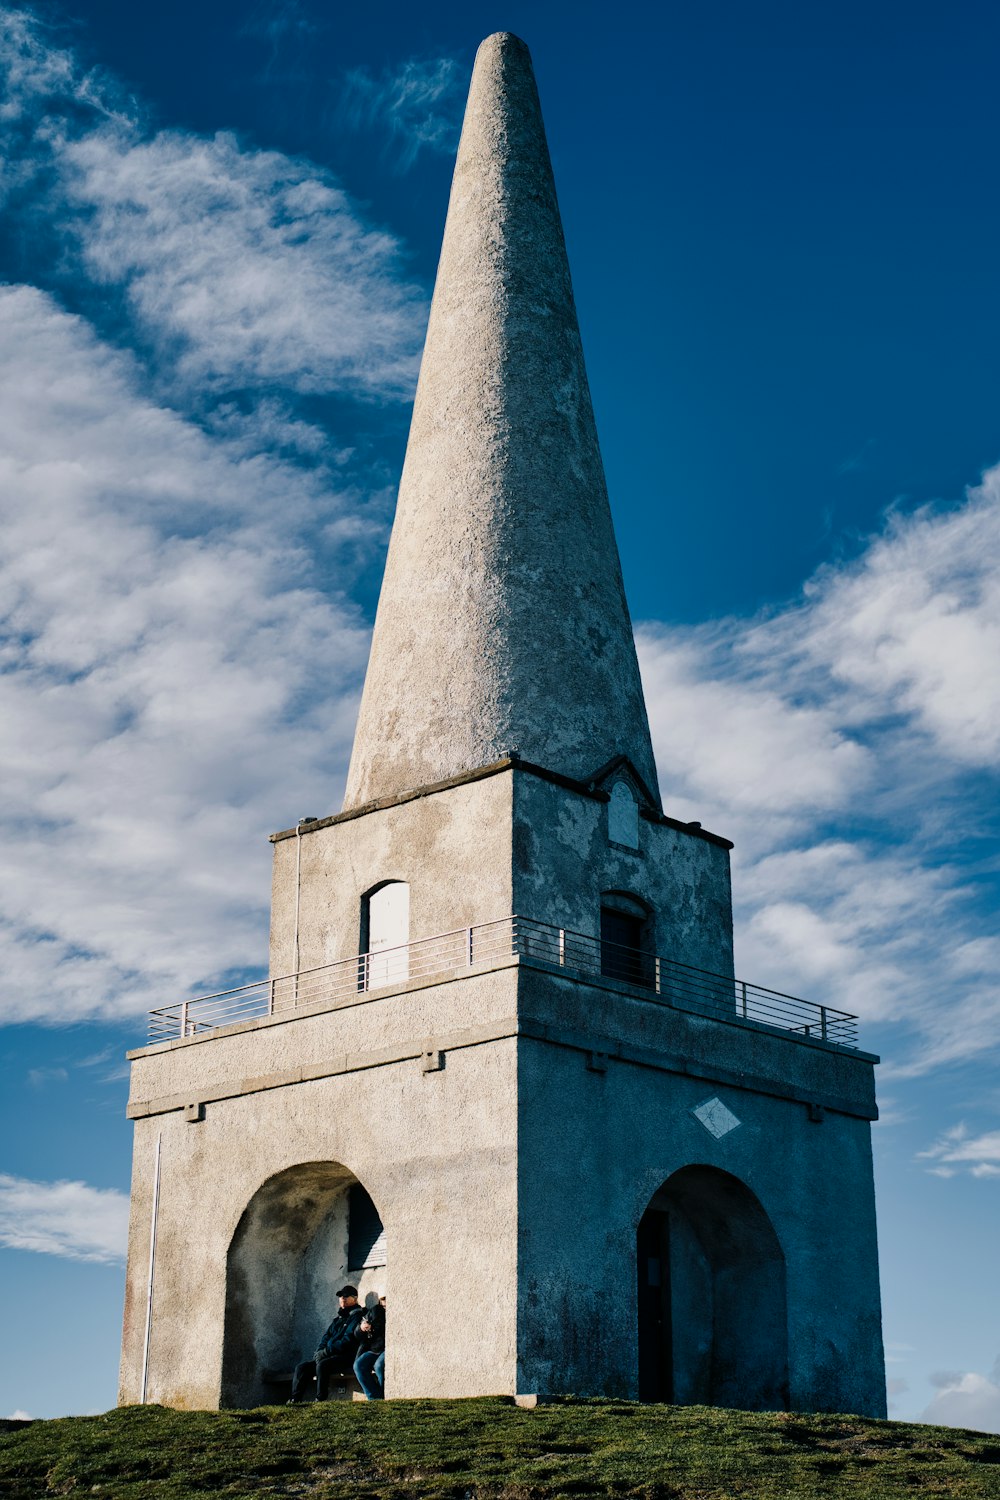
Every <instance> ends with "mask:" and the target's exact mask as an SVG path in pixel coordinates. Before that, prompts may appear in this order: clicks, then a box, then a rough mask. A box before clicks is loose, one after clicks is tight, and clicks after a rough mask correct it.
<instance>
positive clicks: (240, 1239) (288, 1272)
mask: <svg viewBox="0 0 1000 1500" xmlns="http://www.w3.org/2000/svg"><path fill="white" fill-rule="evenodd" d="M352 1262H353V1263H352ZM347 1281H349V1282H351V1283H352V1284H353V1285H354V1286H356V1287H357V1288H358V1291H359V1294H360V1300H361V1301H362V1302H364V1301H368V1302H372V1301H374V1300H375V1299H376V1298H377V1297H378V1296H379V1295H380V1294H383V1293H384V1292H385V1290H386V1250H385V1234H384V1231H383V1228H382V1222H381V1218H380V1216H379V1212H378V1209H377V1208H376V1206H375V1204H374V1203H373V1202H372V1200H371V1198H370V1197H369V1195H368V1193H367V1191H366V1190H365V1188H364V1187H363V1186H362V1184H361V1183H360V1182H359V1181H358V1180H357V1178H356V1177H355V1176H354V1175H353V1174H352V1173H351V1172H349V1171H348V1170H347V1168H346V1167H342V1166H340V1165H339V1163H337V1162H323V1161H320V1162H303V1163H302V1164H301V1165H299V1166H296V1167H289V1168H288V1169H287V1170H286V1171H284V1172H279V1173H277V1174H276V1176H274V1177H271V1178H269V1179H268V1180H267V1182H265V1183H264V1184H263V1186H262V1187H260V1188H258V1190H257V1192H256V1193H255V1194H254V1196H253V1197H252V1198H251V1200H250V1202H249V1203H248V1204H247V1206H246V1208H245V1210H244V1212H243V1215H242V1217H241V1219H240V1222H239V1224H238V1225H237V1227H236V1232H235V1234H234V1235H233V1238H232V1241H231V1243H230V1246H229V1254H228V1258H227V1262H226V1318H225V1325H224V1329H223V1345H222V1395H221V1404H222V1405H223V1406H260V1405H262V1404H265V1403H270V1402H274V1401H276V1400H279V1399H283V1397H284V1396H285V1395H287V1391H285V1390H283V1389H282V1383H283V1378H289V1377H290V1372H291V1370H292V1369H293V1368H294V1367H295V1365H296V1364H297V1363H298V1362H299V1360H302V1359H311V1358H312V1354H313V1350H314V1349H315V1348H316V1345H317V1343H318V1342H319V1339H320V1336H321V1335H322V1333H323V1331H324V1330H325V1329H326V1328H327V1327H328V1325H329V1324H330V1322H331V1320H332V1319H333V1316H334V1314H335V1313H336V1311H337V1298H336V1295H335V1294H336V1291H337V1288H338V1287H340V1286H343V1284H344V1283H345V1282H347Z"/></svg>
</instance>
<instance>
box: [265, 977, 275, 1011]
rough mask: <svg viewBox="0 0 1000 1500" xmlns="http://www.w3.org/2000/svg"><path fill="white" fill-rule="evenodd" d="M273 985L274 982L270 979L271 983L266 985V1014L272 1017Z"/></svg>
mask: <svg viewBox="0 0 1000 1500" xmlns="http://www.w3.org/2000/svg"><path fill="white" fill-rule="evenodd" d="M274 984H275V981H274V980H273V979H272V980H271V983H270V984H269V985H268V993H267V1013H268V1015H269V1016H273V1015H274Z"/></svg>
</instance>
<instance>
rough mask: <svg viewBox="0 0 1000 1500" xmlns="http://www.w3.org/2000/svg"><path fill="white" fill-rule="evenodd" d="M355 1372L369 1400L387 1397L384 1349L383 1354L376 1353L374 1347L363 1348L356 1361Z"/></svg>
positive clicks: (380, 1399)
mask: <svg viewBox="0 0 1000 1500" xmlns="http://www.w3.org/2000/svg"><path fill="white" fill-rule="evenodd" d="M354 1374H355V1376H356V1378H357V1382H358V1385H359V1386H360V1387H361V1389H362V1390H363V1391H364V1393H365V1395H366V1396H367V1397H368V1400H369V1401H382V1400H384V1399H385V1384H384V1382H385V1350H384V1349H383V1351H382V1353H381V1354H376V1353H375V1351H374V1350H373V1349H363V1350H362V1351H361V1353H360V1354H359V1355H358V1357H357V1359H356V1360H355V1361H354Z"/></svg>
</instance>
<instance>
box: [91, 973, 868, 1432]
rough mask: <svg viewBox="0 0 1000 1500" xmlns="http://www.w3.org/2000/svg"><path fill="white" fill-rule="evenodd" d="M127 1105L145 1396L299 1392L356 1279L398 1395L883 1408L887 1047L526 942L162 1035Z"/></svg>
mask: <svg viewBox="0 0 1000 1500" xmlns="http://www.w3.org/2000/svg"><path fill="white" fill-rule="evenodd" d="M401 1037H402V1038H408V1039H409V1040H404V1041H402V1042H401V1041H400V1040H399V1038H401ZM130 1113H131V1115H132V1116H133V1118H134V1119H135V1123H136V1133H135V1158H134V1177H133V1198H132V1221H131V1230H130V1245H129V1266H128V1283H127V1302H126V1319H125V1335H124V1345H123V1358H122V1377H121V1390H120V1399H121V1401H122V1402H136V1401H139V1400H141V1399H143V1396H144V1397H145V1399H146V1400H147V1401H151V1402H162V1403H164V1404H166V1405H171V1406H181V1407H206V1408H210V1407H216V1406H219V1405H241V1406H242V1405H255V1404H260V1403H264V1402H271V1401H275V1400H278V1399H282V1397H283V1395H284V1394H285V1391H284V1390H283V1388H282V1387H281V1386H280V1384H279V1383H277V1381H276V1380H275V1378H274V1377H275V1376H276V1375H279V1374H281V1373H282V1372H286V1373H287V1371H288V1369H289V1368H290V1367H291V1365H292V1364H293V1363H294V1362H295V1360H296V1359H301V1358H309V1357H310V1356H311V1354H312V1351H313V1348H314V1347H315V1344H316V1342H317V1340H318V1338H319V1336H320V1334H321V1333H322V1332H323V1330H324V1328H325V1327H326V1324H327V1323H328V1322H329V1321H330V1319H331V1317H332V1316H333V1313H334V1311H335V1308H336V1302H335V1297H334V1293H335V1291H336V1289H337V1288H338V1287H339V1286H340V1285H341V1284H342V1283H343V1282H344V1281H345V1280H348V1279H350V1280H352V1281H355V1282H356V1283H357V1284H358V1285H359V1287H360V1289H361V1293H362V1297H364V1296H365V1294H366V1293H373V1292H381V1291H386V1292H387V1293H388V1303H389V1315H388V1329H389V1339H388V1352H387V1364H386V1387H387V1394H388V1396H389V1397H394V1396H410V1397H426V1396H471V1395H479V1394H496V1393H499V1394H508V1395H512V1396H513V1395H530V1394H533V1393H545V1394H557V1393H576V1394H579V1395H608V1396H616V1397H638V1396H640V1395H641V1396H644V1397H645V1398H647V1399H661V1400H662V1399H672V1400H676V1401H687V1402H690V1401H697V1402H703V1401H706V1402H709V1403H714V1404H719V1405H731V1406H747V1407H755V1406H758V1407H761V1406H777V1407H781V1406H789V1407H791V1408H793V1409H799V1410H849V1411H860V1412H864V1413H867V1414H870V1415H874V1416H879V1415H884V1411H885V1396H884V1382H883V1366H882V1348H881V1332H880V1316H879V1302H878V1277H877V1266H876V1260H875V1223H874V1205H873V1194H872V1171H871V1156H870V1144H869V1136H870V1131H869V1121H870V1119H871V1118H872V1117H873V1115H874V1106H873V1093H872V1059H870V1058H869V1057H867V1056H866V1055H865V1054H860V1053H851V1052H848V1051H846V1050H844V1049H841V1048H834V1047H830V1046H827V1045H825V1044H823V1043H822V1042H820V1041H817V1040H813V1039H812V1038H807V1037H798V1036H794V1035H789V1034H782V1033H779V1032H776V1031H773V1030H771V1029H770V1028H765V1027H760V1026H753V1025H748V1024H746V1023H744V1022H741V1021H739V1020H738V1019H737V1018H735V1017H727V1016H725V1015H719V1016H718V1017H715V1016H704V1015H695V1014H691V1013H690V1012H686V1011H681V1010H678V1009H674V1008H672V1007H671V1006H669V1005H667V1004H665V1003H662V1002H659V1001H656V1000H654V999H653V998H651V997H649V996H647V995H644V994H642V993H640V992H637V991H635V990H633V989H631V988H630V987H629V986H628V985H624V984H619V983H616V982H614V981H611V980H609V981H601V980H597V981H593V980H591V981H586V980H582V979H574V978H572V977H569V976H567V975H563V974H560V973H559V972H558V971H557V970H554V968H553V966H552V965H547V964H542V963H535V962H531V961H529V960H526V959H524V958H520V959H518V958H509V959H506V960H505V961H502V962H500V963H497V964H494V965H492V966H485V967H484V968H483V969H481V970H479V971H472V972H466V973H464V974H463V975H462V977H461V978H457V979H455V980H452V981H446V982H440V981H435V982H424V983H420V982H416V981H411V982H408V983H407V984H405V985H401V986H399V987H398V988H396V989H394V990H390V989H386V990H383V991H380V992H379V993H378V994H377V995H376V994H371V995H367V996H364V997H359V998H358V1000H357V1001H355V1002H353V1003H351V1004H348V1005H344V1006H342V1007H341V1008H339V1009H336V1010H327V1011H322V1012H319V1013H315V1014H308V1015H298V1016H291V1017H287V1016H286V1017H271V1018H266V1019H264V1020H260V1021H256V1022H250V1023H247V1024H245V1025H243V1026H239V1027H233V1028H229V1029H228V1030H226V1031H221V1032H219V1031H217V1032H214V1033H212V1034H209V1035H205V1036H203V1037H197V1036H196V1037H189V1038H186V1039H185V1040H183V1041H178V1042H175V1043H170V1044H163V1045H160V1046H157V1047H151V1048H145V1049H142V1050H141V1051H140V1052H138V1053H135V1054H133V1083H132V1103H131V1106H130ZM157 1155H158V1156H159V1176H158V1192H157V1195H156V1203H155V1213H154V1177H155V1174H156V1162H157ZM359 1192H363V1193H364V1194H366V1195H368V1196H369V1197H370V1200H371V1202H372V1203H373V1204H374V1205H375V1207H376V1208H377V1211H378V1215H379V1216H380V1218H381V1221H382V1224H383V1226H384V1232H385V1241H384V1243H385V1253H384V1255H382V1256H381V1262H382V1263H381V1264H380V1263H378V1262H379V1260H380V1257H379V1255H377V1254H373V1253H372V1251H371V1246H370V1245H367V1246H366V1244H365V1243H364V1242H361V1243H360V1244H359V1246H355V1245H353V1244H352V1236H353V1235H354V1228H353V1225H352V1222H351V1219H350V1215H351V1213H352V1212H353V1209H352V1207H351V1205H352V1204H356V1202H357V1201H358V1200H357V1198H356V1196H352V1195H357V1194H358V1193H359ZM154 1220H155V1244H154V1246H153V1249H154V1252H155V1253H154V1255H153V1259H152V1279H151V1281H150V1261H151V1257H150V1249H151V1234H152V1232H153V1228H154ZM833 1247H835V1248H833ZM366 1257H367V1258H368V1259H369V1260H372V1261H374V1262H375V1263H373V1264H369V1265H367V1266H366V1265H364V1264H352V1258H353V1259H355V1260H358V1261H363V1260H364V1259H365V1258H366Z"/></svg>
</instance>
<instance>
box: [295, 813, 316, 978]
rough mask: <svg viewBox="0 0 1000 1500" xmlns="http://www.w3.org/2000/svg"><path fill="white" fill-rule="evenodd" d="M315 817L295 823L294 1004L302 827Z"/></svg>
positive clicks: (297, 956) (297, 963) (300, 885)
mask: <svg viewBox="0 0 1000 1500" xmlns="http://www.w3.org/2000/svg"><path fill="white" fill-rule="evenodd" d="M316 821H317V820H316V819H315V818H300V819H299V821H298V822H297V823H296V825H295V994H294V999H293V1004H296V1005H297V1004H298V1000H299V968H300V967H301V965H300V961H299V900H300V895H301V891H302V827H303V824H306V823H315V822H316Z"/></svg>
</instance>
